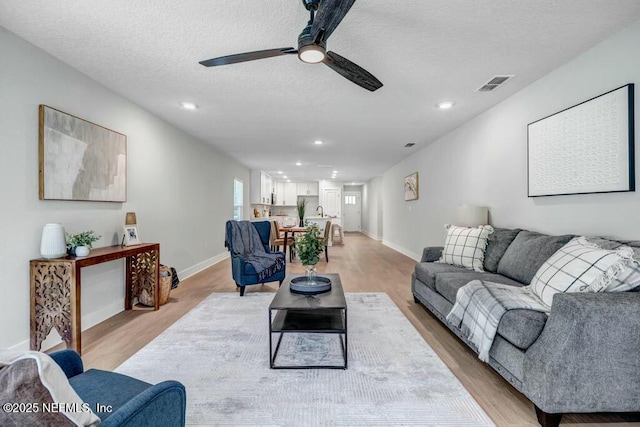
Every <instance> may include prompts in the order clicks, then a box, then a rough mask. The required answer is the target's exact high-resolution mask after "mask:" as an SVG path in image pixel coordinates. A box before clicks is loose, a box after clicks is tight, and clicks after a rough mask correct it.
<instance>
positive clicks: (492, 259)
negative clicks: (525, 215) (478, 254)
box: [484, 227, 521, 273]
mask: <svg viewBox="0 0 640 427" xmlns="http://www.w3.org/2000/svg"><path fill="white" fill-rule="evenodd" d="M520 230H521V229H520V228H516V229H513V230H511V229H508V228H497V227H496V228H494V229H493V233H491V234H489V241H488V242H487V249H485V251H484V270H485V271H490V272H491V273H495V272H496V271H498V263H500V260H501V259H502V256H503V255H504V253H505V252H506V250H507V248H508V247H509V245H510V244H511V242H513V239H515V238H516V236H517V235H518V233H519V232H520Z"/></svg>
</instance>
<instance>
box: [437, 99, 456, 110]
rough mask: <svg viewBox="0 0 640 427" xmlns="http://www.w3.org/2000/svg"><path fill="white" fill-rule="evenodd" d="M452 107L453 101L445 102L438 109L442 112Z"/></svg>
mask: <svg viewBox="0 0 640 427" xmlns="http://www.w3.org/2000/svg"><path fill="white" fill-rule="evenodd" d="M451 107H453V102H451V101H443V102H440V103H439V104H438V108H439V109H441V110H448V109H449V108H451Z"/></svg>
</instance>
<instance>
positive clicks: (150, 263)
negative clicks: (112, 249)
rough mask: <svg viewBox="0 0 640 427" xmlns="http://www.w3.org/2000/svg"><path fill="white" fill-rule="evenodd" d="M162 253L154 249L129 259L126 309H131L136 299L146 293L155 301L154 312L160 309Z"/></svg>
mask: <svg viewBox="0 0 640 427" xmlns="http://www.w3.org/2000/svg"><path fill="white" fill-rule="evenodd" d="M159 252H160V251H159V250H155V249H152V250H150V251H148V252H143V253H140V254H136V255H131V256H129V257H128V258H127V297H126V302H125V308H126V309H130V308H131V305H132V300H133V298H134V297H138V298H140V296H141V295H142V294H143V293H144V294H146V295H148V296H149V297H150V299H152V300H153V301H154V310H158V309H159V308H160V300H159V298H158V296H159V286H160V277H159V274H160V268H159V259H160V253H159Z"/></svg>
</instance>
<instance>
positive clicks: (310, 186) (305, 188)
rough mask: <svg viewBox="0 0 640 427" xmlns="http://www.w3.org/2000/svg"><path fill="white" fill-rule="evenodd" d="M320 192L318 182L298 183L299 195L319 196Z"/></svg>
mask: <svg viewBox="0 0 640 427" xmlns="http://www.w3.org/2000/svg"><path fill="white" fill-rule="evenodd" d="M319 194H320V192H319V190H318V183H317V182H299V183H298V196H317V195H319Z"/></svg>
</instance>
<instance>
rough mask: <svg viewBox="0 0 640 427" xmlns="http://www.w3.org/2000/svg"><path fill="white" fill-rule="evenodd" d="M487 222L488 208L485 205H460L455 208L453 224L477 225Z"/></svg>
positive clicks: (463, 225)
mask: <svg viewBox="0 0 640 427" xmlns="http://www.w3.org/2000/svg"><path fill="white" fill-rule="evenodd" d="M488 223H489V208H487V207H485V206H469V205H460V206H458V209H456V222H455V225H459V226H462V227H477V226H479V225H487V224H488Z"/></svg>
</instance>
